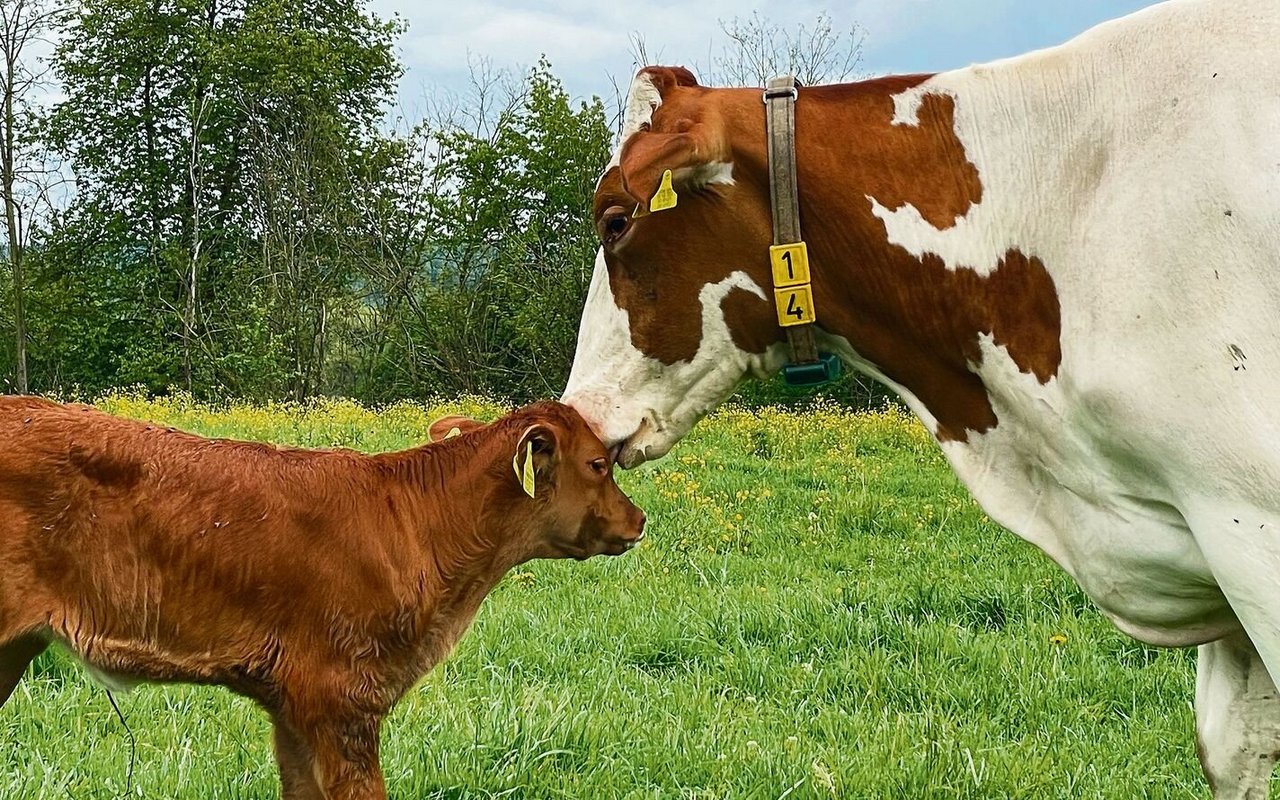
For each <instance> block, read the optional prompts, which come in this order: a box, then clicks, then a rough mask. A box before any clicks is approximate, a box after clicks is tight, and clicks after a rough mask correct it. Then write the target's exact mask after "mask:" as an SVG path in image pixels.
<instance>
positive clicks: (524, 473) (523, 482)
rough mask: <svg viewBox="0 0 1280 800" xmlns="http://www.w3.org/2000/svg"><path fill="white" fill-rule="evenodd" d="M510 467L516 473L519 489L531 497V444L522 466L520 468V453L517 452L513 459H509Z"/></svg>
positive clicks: (532, 491) (530, 443)
mask: <svg viewBox="0 0 1280 800" xmlns="http://www.w3.org/2000/svg"><path fill="white" fill-rule="evenodd" d="M511 467H512V468H513V469H514V470H515V471H516V480H518V481H520V488H522V489H524V493H525V494H527V495H529V496H530V497H533V496H534V485H533V442H529V449H528V451H527V452H526V453H525V458H524V465H523V466H521V464H520V453H518V452H517V453H516V456H515V458H513V459H511Z"/></svg>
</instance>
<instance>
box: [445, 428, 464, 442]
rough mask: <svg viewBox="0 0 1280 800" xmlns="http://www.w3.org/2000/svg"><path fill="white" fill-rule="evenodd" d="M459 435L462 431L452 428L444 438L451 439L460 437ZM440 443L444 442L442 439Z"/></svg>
mask: <svg viewBox="0 0 1280 800" xmlns="http://www.w3.org/2000/svg"><path fill="white" fill-rule="evenodd" d="M461 435H462V431H461V430H459V429H458V428H457V427H453V428H450V429H449V432H448V433H446V434H445V435H444V438H445V439H452V438H453V437H455V436H461ZM441 441H444V440H443V439H442V440H441Z"/></svg>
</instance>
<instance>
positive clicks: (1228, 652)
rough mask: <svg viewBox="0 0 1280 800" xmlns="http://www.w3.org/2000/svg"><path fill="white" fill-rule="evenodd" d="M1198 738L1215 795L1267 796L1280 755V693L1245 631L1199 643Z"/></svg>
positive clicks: (1236, 798)
mask: <svg viewBox="0 0 1280 800" xmlns="http://www.w3.org/2000/svg"><path fill="white" fill-rule="evenodd" d="M1196 739H1197V743H1198V745H1199V747H1198V749H1199V752H1200V764H1201V766H1203V767H1204V772H1205V776H1206V777H1207V778H1208V779H1209V785H1210V787H1211V788H1212V789H1213V796H1214V800H1266V797H1267V786H1268V784H1269V783H1270V780H1271V770H1272V768H1273V767H1274V766H1275V763H1276V759H1277V757H1278V756H1280V698H1278V697H1277V692H1276V686H1275V682H1274V681H1273V680H1272V679H1271V674H1270V673H1269V672H1268V671H1267V667H1266V665H1265V664H1263V663H1262V659H1261V658H1260V657H1259V656H1258V651H1257V650H1256V649H1255V648H1254V646H1253V642H1251V641H1250V640H1249V637H1248V636H1246V635H1245V634H1243V633H1236V634H1232V635H1231V636H1228V637H1226V638H1223V639H1219V640H1218V641H1216V642H1210V643H1208V644H1203V645H1200V654H1199V661H1198V663H1197V665H1196Z"/></svg>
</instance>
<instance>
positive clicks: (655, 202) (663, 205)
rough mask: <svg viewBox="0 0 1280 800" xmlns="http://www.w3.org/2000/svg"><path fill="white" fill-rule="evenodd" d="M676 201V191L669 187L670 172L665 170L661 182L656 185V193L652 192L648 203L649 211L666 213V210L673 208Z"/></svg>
mask: <svg viewBox="0 0 1280 800" xmlns="http://www.w3.org/2000/svg"><path fill="white" fill-rule="evenodd" d="M677 199H678V198H677V197H676V190H675V189H674V188H673V187H672V186H671V170H665V171H664V172H663V173H662V182H661V183H659V184H658V191H656V192H654V195H653V199H651V200H650V201H649V210H650V211H666V210H667V209H668V208H675V207H676V200H677Z"/></svg>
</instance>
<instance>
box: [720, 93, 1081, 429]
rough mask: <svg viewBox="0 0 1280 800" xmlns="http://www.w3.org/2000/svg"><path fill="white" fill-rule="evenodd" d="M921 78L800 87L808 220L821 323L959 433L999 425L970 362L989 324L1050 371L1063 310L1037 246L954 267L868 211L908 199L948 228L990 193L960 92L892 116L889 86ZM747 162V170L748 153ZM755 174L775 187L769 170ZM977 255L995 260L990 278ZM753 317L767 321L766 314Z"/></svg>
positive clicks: (1016, 354)
mask: <svg viewBox="0 0 1280 800" xmlns="http://www.w3.org/2000/svg"><path fill="white" fill-rule="evenodd" d="M925 77H926V76H913V77H896V78H884V79H880V80H874V81H866V82H863V83H859V84H851V85H845V86H831V87H818V88H812V89H805V90H802V93H801V98H800V102H798V103H797V106H796V125H797V168H798V174H799V185H800V195H801V213H802V225H803V230H804V236H805V239H806V240H807V241H808V243H809V248H810V253H811V258H812V262H813V265H814V270H815V277H814V292H815V301H816V304H817V310H818V321H819V325H820V327H822V328H823V329H825V330H827V331H829V332H831V333H833V334H836V335H839V336H842V337H844V338H845V339H847V340H848V341H849V342H850V343H851V345H852V346H853V347H854V349H855V350H856V351H857V352H858V354H859V355H860V356H862V357H863V358H865V359H867V360H868V361H870V362H871V363H873V364H875V365H876V366H877V367H878V368H879V369H881V370H882V371H883V372H884V373H885V375H886V376H887V377H889V378H890V379H892V380H893V381H895V382H896V383H898V384H900V385H902V386H903V387H905V388H906V389H908V390H910V391H911V392H912V393H913V394H914V395H915V396H916V397H918V398H919V399H920V401H921V402H922V403H924V405H925V406H926V407H927V408H928V409H929V410H930V412H931V413H932V414H933V415H934V416H935V418H936V419H937V420H938V435H939V437H940V438H941V439H943V440H961V441H963V440H966V439H967V437H968V435H969V432H970V431H976V432H982V431H986V430H988V429H990V428H992V427H994V426H995V425H996V423H997V420H996V415H995V412H994V410H993V408H992V405H991V400H990V397H989V394H988V389H987V387H986V386H984V384H983V382H982V379H981V378H980V377H979V376H978V375H977V374H975V372H974V371H973V369H972V368H971V365H974V364H979V363H981V361H982V352H981V350H980V347H979V337H980V335H982V334H986V335H989V336H991V337H992V339H993V340H994V342H995V344H997V345H1001V346H1003V347H1005V348H1006V349H1007V351H1008V353H1009V355H1010V357H1011V358H1012V359H1013V360H1014V362H1015V363H1016V364H1017V366H1018V368H1019V369H1020V370H1021V371H1022V372H1024V373H1029V374H1031V375H1034V376H1035V378H1036V379H1037V380H1039V381H1040V382H1042V383H1043V382H1045V381H1048V380H1049V379H1050V378H1051V377H1052V376H1053V375H1055V374H1056V371H1057V367H1058V363H1059V360H1060V358H1061V352H1060V347H1059V329H1060V312H1059V306H1058V297H1057V292H1056V290H1055V287H1054V283H1053V280H1052V278H1051V277H1050V276H1049V273H1048V272H1047V271H1046V269H1045V266H1044V264H1042V263H1041V261H1040V259H1039V258H1038V257H1036V255H1035V254H1034V253H1024V252H1022V251H1020V250H1018V249H1016V248H1010V249H1009V250H1008V251H1007V252H1006V253H1005V254H1004V257H1003V258H1002V259H1001V261H1000V263H999V265H986V264H984V265H976V264H975V265H960V268H958V269H951V268H948V266H947V265H946V264H945V263H944V262H943V260H942V259H941V258H939V257H938V256H936V255H933V254H929V253H926V254H925V255H924V256H923V257H922V258H917V257H916V256H913V255H912V254H911V253H909V252H908V251H907V250H906V249H905V248H903V247H901V246H899V245H897V244H894V243H891V242H890V241H889V238H888V233H887V231H886V228H885V224H884V222H882V221H881V220H880V219H879V218H877V217H876V216H875V215H874V214H873V213H872V208H873V205H872V200H871V198H874V200H875V201H877V202H879V204H880V205H882V206H884V207H885V208H887V209H889V210H895V209H898V208H902V207H904V206H906V205H911V206H913V207H914V208H915V209H917V210H918V211H919V212H920V216H921V217H922V218H923V219H924V220H925V221H926V222H927V223H928V224H930V225H931V226H933V227H934V228H936V229H939V230H945V229H948V228H951V227H953V226H954V225H955V224H956V222H957V221H958V220H959V219H960V218H963V217H964V216H965V215H966V214H967V213H968V212H969V210H970V208H972V207H973V206H974V205H976V204H978V203H980V202H981V201H982V198H983V192H984V188H983V184H982V179H981V175H980V174H979V171H978V169H977V167H976V166H975V165H974V164H973V163H972V162H971V161H970V159H969V156H968V154H967V153H966V151H965V147H964V144H963V142H962V141H961V140H960V139H959V138H958V136H957V133H956V129H955V103H956V101H955V100H954V99H953V98H952V97H950V96H948V95H943V94H926V95H925V96H924V98H923V100H922V102H921V105H920V107H919V112H918V116H919V124H918V125H894V124H892V120H893V118H894V113H895V108H894V101H893V96H894V95H895V94H898V93H900V92H902V91H904V90H907V89H909V88H911V87H912V86H914V85H917V84H919V83H920V82H921V81H923V80H924V79H925ZM759 116H760V117H761V118H762V117H763V114H762V113H760V114H759ZM761 125H763V122H761ZM741 135H742V137H743V138H744V139H745V138H746V134H741ZM753 138H754V136H753ZM747 140H748V141H750V140H752V139H747ZM745 161H746V165H747V166H748V168H750V165H751V162H752V159H750V158H748V159H746V160H745ZM751 183H753V184H756V183H758V184H763V185H765V186H767V182H765V180H764V175H760V176H756V177H755V179H754V180H752V181H751ZM766 191H767V190H766ZM766 196H767V195H766ZM973 267H981V268H984V270H990V271H989V272H988V274H986V275H985V276H984V275H982V274H980V273H979V272H977V271H975V270H974V269H973ZM764 277H765V280H768V276H767V274H766V275H765V276H764ZM766 285H767V284H766ZM757 302H758V301H757ZM751 304H752V303H751V299H750V297H749V296H748V295H746V293H743V292H738V293H736V294H735V295H732V296H731V297H730V298H729V300H728V301H727V302H726V305H725V307H726V312H727V313H728V314H729V315H730V320H729V322H730V328H731V330H734V331H742V330H744V327H743V326H744V325H746V324H747V323H746V321H745V319H742V318H740V319H738V320H737V321H735V320H734V319H733V316H732V315H735V314H737V315H740V316H741V315H745V314H746V313H747V311H748V309H747V307H748V306H750V305H751ZM751 318H752V319H754V320H760V319H761V317H760V315H759V314H758V312H757V313H754V314H751ZM756 325H759V323H758V322H757V323H756ZM761 335H763V337H767V341H776V340H777V338H778V337H779V335H780V333H779V331H778V329H777V328H775V327H773V326H772V325H768V326H767V330H763V331H757V333H756V335H751V334H745V335H741V336H738V335H735V338H736V339H739V344H740V346H742V345H746V346H748V347H749V349H753V350H756V351H757V352H758V351H759V350H761V349H763V345H765V344H767V341H761V340H760V339H761Z"/></svg>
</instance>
